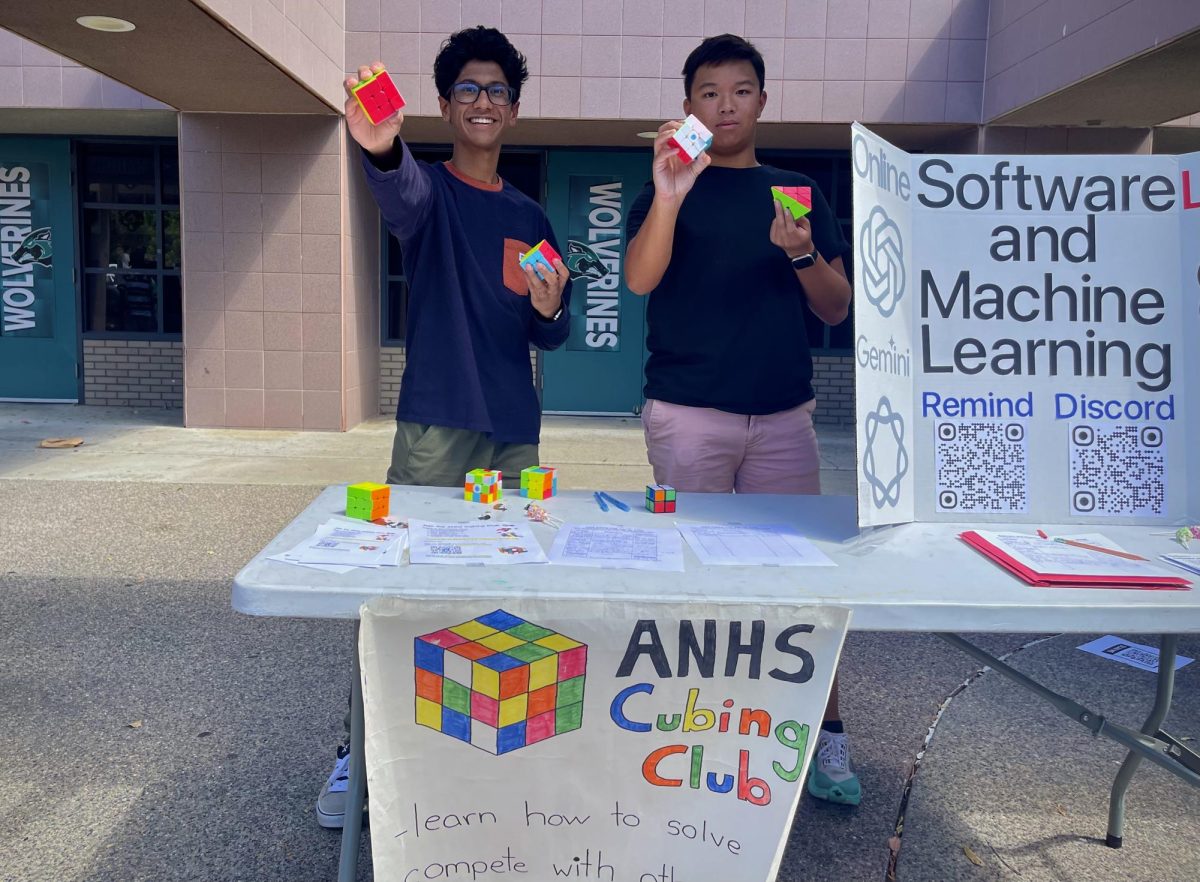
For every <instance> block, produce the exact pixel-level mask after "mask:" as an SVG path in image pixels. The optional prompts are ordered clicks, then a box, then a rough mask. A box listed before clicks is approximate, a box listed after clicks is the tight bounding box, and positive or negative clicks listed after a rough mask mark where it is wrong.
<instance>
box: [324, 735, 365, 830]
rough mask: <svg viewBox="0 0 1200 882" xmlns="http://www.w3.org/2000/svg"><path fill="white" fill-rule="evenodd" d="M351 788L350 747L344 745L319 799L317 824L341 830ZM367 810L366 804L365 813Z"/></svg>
mask: <svg viewBox="0 0 1200 882" xmlns="http://www.w3.org/2000/svg"><path fill="white" fill-rule="evenodd" d="M349 787H350V745H348V744H342V745H340V746H339V747H338V749H337V762H336V763H334V766H333V771H332V772H331V773H330V775H329V780H327V781H326V782H325V785H324V786H323V787H322V788H321V793H320V795H319V796H318V797H317V823H318V824H320V825H321V826H322V827H327V828H329V829H332V830H338V829H341V827H342V824H343V823H344V821H345V819H346V791H347V790H348V789H349ZM366 810H367V807H366V804H365V803H364V805H363V811H364V812H365V811H366Z"/></svg>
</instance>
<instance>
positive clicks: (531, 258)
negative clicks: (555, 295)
mask: <svg viewBox="0 0 1200 882" xmlns="http://www.w3.org/2000/svg"><path fill="white" fill-rule="evenodd" d="M555 260H562V256H561V255H559V253H558V252H557V251H555V250H554V246H553V245H551V244H550V243H549V242H547V241H546V240H545V239H543V240H542V241H541V242H538V243H537V244H536V245H534V246H533V247H532V248H530V249H529V250H528V251H526V252H525V253H524V254H522V255H521V258H520V264H521V269H525V267H527V266H532V267H533V271H534V272H535V273H537V277H538V278H539V279H543V280H544V279H545V278H546V276H545V275H544V274H543V273H542V267H545V268H546V269H548V270H550V272H552V273H554V272H558V270H556V269H555V268H554V264H553V263H552V262H551V261H555Z"/></svg>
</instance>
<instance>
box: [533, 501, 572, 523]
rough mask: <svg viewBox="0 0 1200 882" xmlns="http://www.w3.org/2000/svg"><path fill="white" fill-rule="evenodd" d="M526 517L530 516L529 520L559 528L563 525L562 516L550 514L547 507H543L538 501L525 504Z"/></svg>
mask: <svg viewBox="0 0 1200 882" xmlns="http://www.w3.org/2000/svg"><path fill="white" fill-rule="evenodd" d="M525 517H527V518H529V520H531V521H533V522H535V523H538V524H545V525H546V526H548V527H554V528H555V529H558V528H559V527H561V526H562V525H563V519H562V518H560V517H558V516H557V515H552V514H550V512H548V511H546V509H544V508H542V507H541V506H540V505H538V504H537V503H536V502H530V503H529V504H527V505H526V506H525Z"/></svg>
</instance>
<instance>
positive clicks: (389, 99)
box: [350, 70, 404, 126]
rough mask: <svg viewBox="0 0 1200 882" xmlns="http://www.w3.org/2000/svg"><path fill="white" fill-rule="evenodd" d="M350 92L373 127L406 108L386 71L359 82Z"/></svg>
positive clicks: (377, 72)
mask: <svg viewBox="0 0 1200 882" xmlns="http://www.w3.org/2000/svg"><path fill="white" fill-rule="evenodd" d="M350 91H351V92H352V93H353V94H354V97H355V98H356V99H357V100H358V106H359V107H361V108H362V109H363V113H365V114H366V115H367V119H369V120H370V121H371V125H375V126H377V125H379V124H380V123H381V122H383V121H384V120H385V119H390V118H391V117H392V116H394V115H395V114H396V111H398V110H400V108H402V107H404V99H403V98H402V97H400V90H399V89H397V88H396V84H395V83H393V82H392V78H391V76H389V75H388V72H387V71H386V70H380V71H376V72H375V73H373V74H371V75H370V76H369V77H367V78H366V79H365V80H359V81H358V85H357V86H354V87H353V88H352V89H351V90H350Z"/></svg>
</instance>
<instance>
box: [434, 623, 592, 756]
mask: <svg viewBox="0 0 1200 882" xmlns="http://www.w3.org/2000/svg"><path fill="white" fill-rule="evenodd" d="M413 642H414V644H415V668H416V670H415V679H416V693H417V694H416V722H417V725H418V726H426V727H428V728H430V729H434V730H436V731H438V732H441V733H442V734H443V735H448V736H450V737H451V738H456V739H458V740H459V741H465V742H467V743H468V744H471V745H472V746H474V747H478V748H479V749H480V750H486V751H487V752H488V753H491V754H502V753H508V752H510V751H513V750H519V749H520V748H522V747H526V746H528V745H530V744H535V743H537V742H538V741H545V740H546V739H547V738H552V737H554V736H555V735H562V734H564V733H566V732H572V731H574V730H576V729H578V728H580V727H581V726H582V725H583V692H584V683H585V680H586V677H587V651H588V648H587V644H585V643H580V642H579V641H578V640H574V639H572V638H570V637H568V636H566V635H565V634H559V633H557V632H556V631H553V630H551V629H549V628H543V627H542V626H541V625H537V624H534V623H533V622H529V621H526V620H525V619H522V618H519V617H517V616H514V615H512V614H510V613H507V612H505V611H504V610H502V609H498V610H495V611H493V612H490V613H488V614H487V615H484V616H479V617H478V618H476V619H472V620H471V621H469V622H463V623H462V624H461V625H454V626H453V627H450V628H444V629H443V630H441V631H434V632H433V633H431V634H425V635H423V636H421V637H417V638H415V640H414V641H413Z"/></svg>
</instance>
